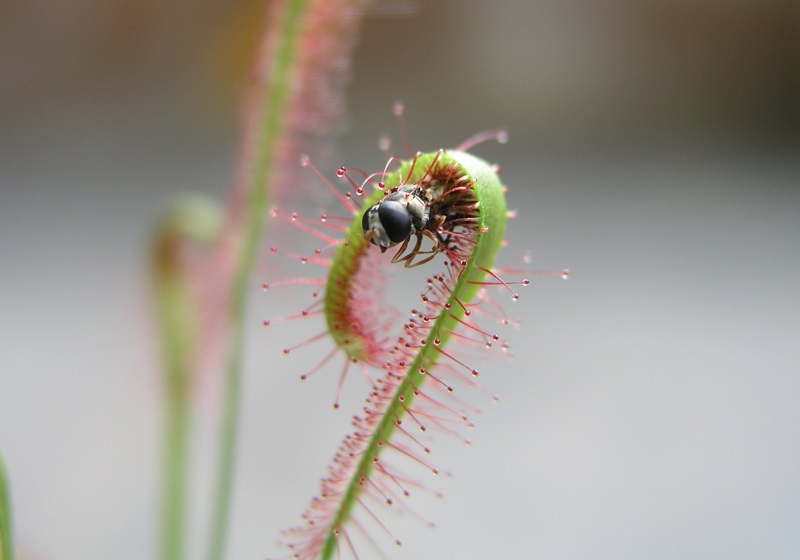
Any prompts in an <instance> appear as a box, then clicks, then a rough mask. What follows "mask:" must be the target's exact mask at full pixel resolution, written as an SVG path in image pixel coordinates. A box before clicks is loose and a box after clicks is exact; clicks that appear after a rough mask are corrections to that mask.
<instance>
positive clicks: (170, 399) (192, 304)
mask: <svg viewBox="0 0 800 560" xmlns="http://www.w3.org/2000/svg"><path fill="white" fill-rule="evenodd" d="M220 221H221V220H220V214H219V210H218V209H217V207H216V205H215V204H213V203H212V202H209V201H207V200H205V199H203V198H200V197H196V196H192V197H186V198H183V199H180V200H179V201H177V202H176V203H175V204H174V205H173V207H172V208H171V209H170V211H169V212H167V214H166V216H165V217H164V218H163V220H162V222H161V225H160V227H159V230H158V234H157V236H156V239H155V244H154V251H153V263H152V266H153V285H154V292H155V294H154V295H155V298H156V309H157V318H158V327H159V335H160V339H161V341H162V344H163V347H162V353H163V359H164V370H165V387H166V389H165V390H166V403H165V405H166V419H165V437H164V474H163V477H164V479H163V483H162V484H163V495H162V496H163V497H162V500H163V501H162V506H161V507H162V513H161V558H162V560H179V559H180V558H183V556H184V546H185V542H184V541H185V532H186V488H187V485H188V478H189V477H188V469H187V467H188V450H189V436H190V430H189V427H190V422H189V420H190V412H191V410H190V406H189V405H190V400H191V386H192V383H191V381H192V372H193V371H194V369H195V367H196V363H195V361H196V354H197V352H196V350H197V345H198V339H199V324H200V305H201V302H199V301H197V300H196V298H195V297H194V296H193V291H192V289H191V285H190V284H191V271H190V269H189V266H188V263H187V262H185V260H184V254H183V253H184V252H183V249H184V247H185V246H186V245H187V243H196V242H200V243H201V244H204V245H209V244H211V243H212V242H214V241H215V240H216V238H217V237H218V235H219V229H220Z"/></svg>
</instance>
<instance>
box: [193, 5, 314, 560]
mask: <svg viewBox="0 0 800 560" xmlns="http://www.w3.org/2000/svg"><path fill="white" fill-rule="evenodd" d="M307 4H308V1H307V0H288V1H287V2H286V5H285V7H284V12H283V21H282V23H281V25H280V28H279V31H278V44H277V48H276V49H275V51H274V58H273V60H271V61H270V63H271V68H272V71H271V75H270V76H269V79H268V86H267V87H266V88H265V91H264V95H263V98H262V99H261V101H260V107H261V115H260V122H259V123H258V130H257V134H256V145H255V146H254V149H253V152H252V153H253V157H254V161H253V164H252V172H251V173H250V174H249V176H248V178H247V181H248V184H247V185H246V187H247V190H246V193H245V198H246V200H245V202H246V204H245V212H246V216H245V223H244V231H243V232H242V238H241V241H240V246H239V248H238V254H237V258H236V265H235V270H234V276H233V281H232V284H231V292H230V306H231V308H230V315H229V317H230V338H229V341H228V342H229V343H228V359H227V363H226V372H225V387H224V392H225V393H224V397H223V399H224V400H223V412H222V425H221V427H220V436H219V437H220V440H219V449H218V463H217V479H216V483H215V484H216V487H215V493H214V505H213V510H212V521H211V529H210V535H211V536H210V541H209V548H208V556H207V558H208V560H221V559H222V558H223V555H224V551H225V544H226V540H227V533H228V525H229V517H230V509H231V491H232V485H233V471H234V463H235V455H236V436H237V432H238V423H239V408H240V401H241V386H242V355H243V349H244V340H243V338H244V331H245V329H244V315H245V304H246V301H247V292H248V287H249V282H250V276H251V272H252V269H253V264H254V262H255V257H256V250H257V247H258V242H259V240H260V239H261V231H262V228H263V223H264V218H265V215H266V210H267V193H268V185H269V183H270V180H271V176H272V174H273V170H274V167H275V159H276V147H277V145H278V141H279V139H280V138H281V135H282V133H283V130H284V124H285V123H284V113H285V107H286V105H287V101H288V98H289V89H290V84H291V74H292V72H293V70H294V66H295V65H294V61H295V57H296V51H297V48H298V40H299V38H300V34H301V30H302V21H303V15H304V14H305V12H306V6H307Z"/></svg>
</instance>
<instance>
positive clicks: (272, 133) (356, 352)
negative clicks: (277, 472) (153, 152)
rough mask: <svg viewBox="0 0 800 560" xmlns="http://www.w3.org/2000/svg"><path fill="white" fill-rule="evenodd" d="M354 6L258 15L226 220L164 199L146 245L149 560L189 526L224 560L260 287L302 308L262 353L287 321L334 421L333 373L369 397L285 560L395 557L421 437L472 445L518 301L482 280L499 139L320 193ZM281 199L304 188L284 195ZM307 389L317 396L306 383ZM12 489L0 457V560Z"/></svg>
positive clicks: (416, 487) (409, 154)
mask: <svg viewBox="0 0 800 560" xmlns="http://www.w3.org/2000/svg"><path fill="white" fill-rule="evenodd" d="M366 8H367V2H366V0H352V1H348V0H283V1H276V2H273V3H272V5H270V6H269V9H268V10H266V25H265V29H266V30H265V32H264V37H263V40H262V42H261V49H260V51H259V54H258V56H257V59H256V64H255V67H254V69H253V74H252V79H251V81H250V83H251V86H250V89H249V91H248V92H247V99H246V102H247V104H246V108H245V118H244V128H243V134H242V137H243V138H242V143H241V149H240V159H239V162H238V167H237V170H236V173H235V177H234V179H233V181H232V186H231V194H230V197H229V200H228V202H227V205H226V207H225V208H224V209H220V208H219V207H218V206H217V205H216V204H214V203H213V202H210V201H207V200H205V199H202V198H199V197H187V198H184V199H182V200H179V201H177V202H176V203H175V204H174V205H173V206H172V207H170V208H169V209H168V210H167V211H166V212H165V213H164V216H163V218H162V220H161V222H160V224H159V227H158V228H157V231H156V234H155V236H154V242H153V253H152V255H153V256H152V262H151V272H152V285H153V296H154V309H155V321H156V324H157V330H156V332H157V335H158V337H159V339H160V342H161V348H162V355H163V372H164V376H163V379H164V387H165V414H164V418H165V422H164V438H163V439H164V465H163V473H164V474H163V485H162V502H161V514H160V516H159V518H158V523H159V530H160V558H161V559H162V560H182V559H183V558H186V557H187V550H188V543H187V542H186V541H187V538H186V533H187V521H186V520H187V512H188V511H190V510H191V511H192V514H193V516H198V515H203V514H205V515H207V518H208V519H207V526H208V527H210V530H209V531H208V541H207V542H206V543H201V544H200V546H201V547H204V548H205V555H204V557H205V558H206V559H207V560H221V559H222V558H224V557H225V550H226V541H227V537H228V525H229V518H230V510H231V496H232V488H233V484H234V477H233V472H234V457H235V455H236V442H237V433H238V430H239V408H240V400H241V394H242V391H243V387H242V355H243V347H244V343H243V340H244V333H245V330H246V329H247V328H248V326H249V325H246V324H245V317H246V313H245V312H246V310H247V307H248V294H250V292H252V290H251V288H252V287H253V286H257V285H259V284H263V288H264V290H265V292H266V294H265V295H264V297H266V298H270V297H272V296H273V295H275V294H279V292H280V290H283V289H292V288H293V287H294V288H296V287H297V286H300V287H303V288H308V289H309V293H308V296H309V299H308V300H307V301H306V302H301V303H300V304H298V309H297V312H296V314H294V315H293V316H291V317H288V318H287V317H283V318H280V317H278V318H264V319H263V321H264V326H265V327H266V328H265V329H264V330H263V331H262V332H261V336H263V337H265V338H269V337H271V336H272V335H273V333H274V332H275V329H279V328H281V326H280V323H282V322H283V321H284V320H292V321H295V320H297V321H316V322H317V324H319V325H320V327H319V328H320V329H321V330H320V331H318V332H317V331H311V330H309V331H308V332H314V334H313V335H311V336H310V337H308V338H306V339H304V340H299V341H297V344H296V345H295V346H293V347H290V348H287V349H286V350H285V351H284V352H285V353H287V354H290V358H291V355H294V354H296V353H299V352H303V351H305V350H306V349H307V348H308V347H309V346H311V345H315V344H316V345H327V348H326V349H325V350H324V351H323V352H322V354H321V355H322V359H321V360H320V361H319V363H317V364H316V365H315V366H314V367H313V368H312V369H310V370H309V371H306V372H305V373H303V375H302V376H301V377H302V378H303V379H306V378H309V377H310V376H312V375H317V374H319V375H323V374H329V375H334V376H338V378H339V380H338V387H339V388H338V390H337V392H336V394H335V395H333V396H332V403H333V405H334V407H337V408H339V407H340V399H339V395H340V392H341V391H342V388H343V386H344V384H345V380H346V377H347V375H348V373H349V372H357V374H358V375H362V374H363V376H364V377H366V378H367V379H368V380H369V381H370V389H369V392H368V394H367V395H366V397H365V399H364V401H363V402H364V404H363V406H362V407H361V408H360V409H358V410H353V411H342V412H343V413H345V414H348V415H352V416H353V418H354V420H353V429H352V431H351V433H349V434H348V435H346V436H345V437H344V439H343V441H342V442H341V444H340V446H339V449H338V451H337V452H336V454H335V456H334V457H333V459H332V462H331V464H330V466H329V468H328V471H327V474H325V475H324V476H323V478H322V481H321V485H320V489H319V493H318V494H317V496H315V497H314V498H313V499H312V500H311V502H310V504H309V505H308V507H307V509H306V511H305V512H302V513H301V512H297V514H298V518H299V522H298V523H297V524H296V526H294V527H289V528H287V529H285V530H284V531H283V532H281V533H280V534H279V533H278V528H276V529H275V531H276V534H275V538H276V540H280V541H282V542H283V543H284V544H285V545H286V546H287V549H286V557H295V558H302V559H309V560H310V559H316V558H324V559H328V558H342V557H356V558H359V557H360V558H364V556H363V555H360V553H359V552H358V551H357V550H356V546H355V544H354V543H355V541H359V542H363V541H366V542H369V543H374V544H375V546H376V547H377V548H378V549H380V547H381V546H382V543H383V542H385V541H386V538H385V535H386V534H389V535H391V537H390V538H389V540H388V542H389V543H392V542H395V543H396V544H400V539H399V537H398V536H396V535H394V534H393V532H392V530H391V528H390V527H388V526H387V525H386V524H385V523H383V522H382V521H381V509H382V508H385V507H393V508H395V509H401V510H403V509H410V508H409V506H408V504H407V498H408V497H409V496H410V495H411V494H412V493H414V492H417V491H424V490H428V489H429V488H428V484H429V482H430V481H429V482H424V483H423V482H421V480H422V477H421V474H431V473H433V474H438V472H439V471H438V467H437V466H436V465H435V464H434V463H432V462H431V461H430V460H429V457H428V454H429V453H430V445H431V443H430V439H429V435H430V434H431V433H433V432H436V433H443V434H449V435H452V436H454V437H457V438H459V439H461V440H464V441H468V440H467V438H466V436H465V435H464V431H465V430H466V429H468V428H469V427H471V425H472V416H473V415H474V412H475V410H476V408H475V405H473V404H470V403H469V399H470V398H471V396H470V395H471V394H473V393H475V392H476V390H477V392H478V393H480V392H481V391H483V390H482V389H481V387H480V386H479V384H478V381H477V379H478V377H479V368H480V370H481V375H483V373H484V372H485V371H488V372H490V373H491V371H492V367H493V366H492V361H491V360H486V359H485V358H486V354H487V353H491V352H499V353H503V352H504V351H505V350H506V349H507V345H506V344H505V343H504V342H503V341H502V339H501V335H500V334H498V333H497V332H496V329H498V328H502V325H503V324H507V323H508V322H509V319H508V318H507V316H506V314H505V311H504V309H503V304H502V302H501V300H506V301H507V302H510V301H512V300H516V299H517V294H516V291H515V289H516V288H517V287H519V286H524V285H527V284H528V280H527V279H525V277H524V274H525V272H524V271H522V270H520V267H516V268H514V269H511V268H508V269H499V268H497V266H496V265H495V258H496V256H497V254H498V251H499V250H500V248H501V246H503V245H504V243H505V241H506V240H505V230H506V219H507V216H508V211H507V207H506V189H505V187H504V185H503V184H502V182H501V180H500V178H499V175H498V168H497V167H496V166H495V165H492V164H490V163H487V162H486V161H484V160H483V159H481V158H479V157H477V156H476V155H474V154H473V153H472V151H473V149H474V148H475V147H476V146H477V145H478V144H480V143H481V142H484V141H487V140H498V141H501V142H502V141H505V133H504V132H502V131H490V132H486V133H479V134H477V135H476V136H474V137H472V138H470V139H467V140H465V141H464V142H462V143H460V144H458V143H456V145H455V147H453V148H438V147H437V148H438V149H437V148H435V149H433V150H431V151H426V152H414V151H411V150H410V149H406V150H404V153H402V154H392V153H390V150H389V149H388V147H387V149H386V156H385V158H384V159H383V160H382V161H381V162H380V164H379V165H377V166H376V169H374V170H372V171H360V170H352V169H347V168H345V167H341V168H340V169H339V170H338V171H336V172H335V173H334V174H333V175H335V176H336V177H333V176H331V179H328V178H327V177H328V174H326V173H325V172H323V171H320V170H319V169H317V167H316V166H315V165H314V163H312V158H310V157H308V156H302V154H304V153H311V152H312V151H313V148H314V145H312V143H311V140H310V138H311V137H317V136H319V135H320V133H324V132H325V131H326V130H328V129H329V128H331V125H332V124H333V123H335V121H336V120H337V119H338V118H340V117H341V116H342V115H341V114H342V112H343V110H342V109H341V107H342V105H343V103H342V97H343V94H342V80H341V75H343V74H346V70H347V65H348V61H349V59H350V56H351V51H352V48H353V46H354V44H355V40H354V39H355V38H356V37H357V35H358V31H359V28H360V25H361V20H362V17H363V14H364V11H365V9H366ZM402 113H403V107H402V104H399V103H396V104H395V114H396V115H397V117H398V121H399V123H400V124H401V127H400V129H401V134H400V135H401V138H402V139H403V142H402V144H403V145H404V146H409V145H410V142H409V141H408V135H407V133H405V124H404V120H403V115H402ZM303 168H305V169H303ZM298 173H302V179H299V178H298V177H300V175H298ZM290 178H291V181H290ZM290 182H291V183H292V185H296V184H298V182H300V183H305V184H308V185H313V186H311V187H309V188H307V189H306V190H300V189H294V188H293V189H292V190H290V189H288V188H287V185H288V184H289V183H290ZM314 189H320V190H325V191H327V192H328V195H329V196H330V195H331V193H332V195H333V200H334V204H333V206H334V207H332V208H330V211H329V212H328V211H326V212H325V213H323V214H322V215H319V216H301V215H298V214H293V213H286V212H285V211H284V210H283V208H285V207H287V206H289V205H290V204H291V202H292V199H291V196H292V193H294V196H296V197H298V198H299V197H305V198H309V197H310V198H313V197H314V196H315V194H316V193H317V192H319V191H315V190H314ZM268 219H273V220H284V221H286V222H288V223H289V224H291V225H292V226H293V227H295V228H296V230H295V231H296V232H299V233H300V234H301V236H302V237H303V238H304V239H306V240H307V241H308V245H307V252H306V253H304V254H300V255H298V254H295V253H289V252H288V251H285V250H284V249H283V247H285V244H284V241H285V240H282V239H280V238H279V235H280V233H281V232H282V231H286V230H280V229H278V228H272V229H271V230H270V231H271V232H272V233H274V234H275V236H274V238H268V239H267V238H265V236H264V232H263V229H264V224H265V222H266V221H267V220H268ZM297 237H300V236H297ZM279 258H289V259H298V260H300V261H301V262H303V263H306V264H308V265H309V270H311V271H312V273H311V274H310V275H309V276H304V277H302V278H300V277H291V276H290V277H280V270H281V269H280V267H275V268H274V269H273V268H271V265H272V263H273V262H274V261H275V260H276V259H279ZM257 263H258V264H259V266H258V267H256V264H257ZM264 264H266V265H267V266H266V267H265V266H262V265H264ZM522 268H524V266H523V267H522ZM256 270H258V272H256ZM265 271H266V272H265ZM276 271H277V272H276ZM393 281H394V282H403V283H404V285H407V284H408V283H409V282H419V285H418V286H417V287H416V289H417V290H418V293H419V296H418V299H417V300H416V303H415V304H413V305H411V306H409V308H394V307H393V306H392V305H389V304H387V302H390V301H392V298H389V297H387V290H388V289H390V286H391V285H392V284H391V283H392V282H393ZM484 365H485V366H486V368H485V369H484ZM209 369H210V370H216V374H217V375H218V377H219V379H221V383H220V387H221V394H220V395H219V403H220V410H221V414H220V425H219V430H218V432H219V434H220V435H219V441H218V442H217V452H216V460H217V464H216V468H215V472H216V475H215V478H214V480H213V481H212V482H213V488H212V492H211V494H212V497H213V499H212V503H211V506H210V508H209V511H207V512H202V511H200V512H198V511H197V510H196V508H194V507H191V506H192V505H193V504H190V503H189V500H188V490H187V487H188V482H187V481H188V480H189V478H190V471H191V469H190V461H189V459H188V457H189V448H190V445H189V443H190V441H191V434H192V431H193V430H192V428H193V426H192V422H191V418H192V414H191V413H192V409H193V406H194V397H195V387H196V385H197V380H198V377H199V375H200V374H199V372H200V371H201V370H203V371H205V370H209ZM281 371H283V370H281ZM308 390H310V391H311V390H315V388H314V386H313V384H309V385H308ZM297 406H303V405H302V403H298V404H297ZM341 408H343V407H341ZM267 429H268V428H267ZM275 429H277V428H275ZM8 490H9V488H8V484H7V482H6V477H5V467H4V465H3V463H2V459H1V458H0V560H11V559H13V558H15V550H14V546H13V530H12V523H11V506H10V503H11V500H10V497H9V491H8ZM195 548H197V547H195Z"/></svg>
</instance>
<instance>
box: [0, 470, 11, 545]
mask: <svg viewBox="0 0 800 560" xmlns="http://www.w3.org/2000/svg"><path fill="white" fill-rule="evenodd" d="M9 488H10V487H9V485H8V476H7V474H6V465H5V462H4V461H3V456H2V455H0V560H14V525H13V523H12V517H11V492H10V490H9Z"/></svg>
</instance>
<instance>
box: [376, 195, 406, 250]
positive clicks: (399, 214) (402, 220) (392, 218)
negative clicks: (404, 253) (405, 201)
mask: <svg viewBox="0 0 800 560" xmlns="http://www.w3.org/2000/svg"><path fill="white" fill-rule="evenodd" d="M378 218H379V219H380V222H381V225H382V226H383V229H384V231H386V235H387V236H388V237H389V239H391V241H392V243H400V242H401V241H404V240H405V239H407V238H408V236H409V235H411V215H410V214H409V213H408V210H406V207H405V206H403V205H402V204H400V203H399V202H395V201H393V200H387V201H385V202H382V203H381V204H380V205H379V206H378Z"/></svg>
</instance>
